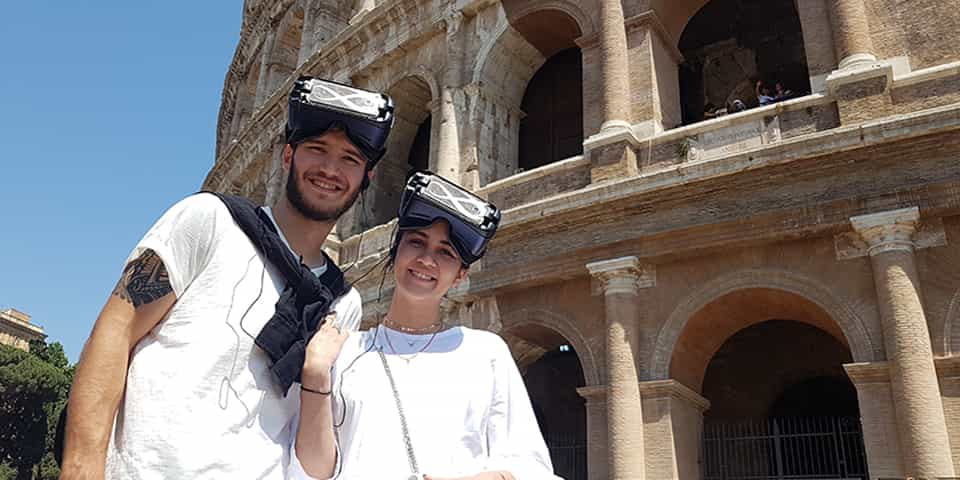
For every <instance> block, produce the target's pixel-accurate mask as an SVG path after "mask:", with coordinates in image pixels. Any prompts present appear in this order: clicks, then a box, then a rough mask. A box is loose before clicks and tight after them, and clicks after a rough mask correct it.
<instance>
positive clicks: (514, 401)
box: [333, 326, 558, 480]
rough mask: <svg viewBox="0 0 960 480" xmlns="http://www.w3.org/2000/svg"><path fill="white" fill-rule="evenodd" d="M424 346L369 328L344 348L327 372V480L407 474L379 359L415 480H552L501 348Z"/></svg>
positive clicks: (488, 340) (466, 332)
mask: <svg viewBox="0 0 960 480" xmlns="http://www.w3.org/2000/svg"><path fill="white" fill-rule="evenodd" d="M431 337H432V336H431V335H408V334H404V333H401V332H398V331H396V330H392V329H389V328H387V327H384V326H379V327H376V328H374V329H371V330H369V331H366V332H362V333H353V334H351V335H350V337H349V338H348V339H347V342H346V343H345V345H344V347H343V350H342V351H341V353H340V356H339V357H338V359H337V362H336V365H335V368H334V383H333V386H334V390H333V395H334V396H335V397H334V399H333V400H334V401H333V405H334V409H333V410H334V411H333V414H334V415H333V417H334V418H333V420H334V424H336V425H339V428H337V429H336V433H337V438H338V443H339V452H340V457H339V461H338V467H337V469H338V472H337V473H338V475H336V476H335V478H337V479H349V480H369V479H383V480H392V479H398V480H399V479H407V478H409V476H410V474H411V468H410V462H409V460H408V456H407V450H406V447H405V444H404V438H403V433H402V429H401V426H400V416H399V414H398V411H397V405H396V401H395V399H394V394H393V391H392V389H391V387H390V382H389V380H388V378H387V375H386V373H385V371H384V367H383V363H382V361H381V359H380V357H379V354H378V350H381V349H382V350H383V353H384V354H385V356H386V359H387V362H388V364H389V366H390V369H391V372H392V374H393V376H394V379H395V381H396V384H397V391H398V393H399V396H400V400H401V402H402V406H403V411H404V414H405V416H406V420H407V424H408V426H409V431H410V439H411V443H412V447H413V450H414V454H415V456H416V462H417V464H418V466H419V470H420V472H419V473H422V474H428V475H431V476H437V477H442V478H446V477H454V478H456V477H461V476H470V475H476V474H478V473H480V472H483V471H492V470H507V471H509V472H511V473H512V474H513V476H514V477H515V478H517V480H539V479H556V478H558V477H556V476H554V475H553V473H552V472H553V467H552V465H551V462H550V455H549V453H548V451H547V447H546V444H545V443H544V441H543V436H542V435H541V433H540V429H539V427H538V425H537V421H536V417H535V416H534V413H533V408H532V407H531V405H530V399H529V397H528V395H527V391H526V388H525V387H524V384H523V380H522V378H521V376H520V372H519V371H518V370H517V367H516V364H515V363H514V360H513V358H512V357H511V355H510V351H509V349H508V347H507V345H506V343H504V341H503V340H502V339H501V338H500V337H499V336H497V335H495V334H493V333H490V332H487V331H482V330H473V329H469V328H465V327H454V328H450V329H447V330H444V331H442V332H440V333H438V334H436V336H435V337H433V338H432V339H431ZM427 342H430V343H429V345H427ZM420 350H423V351H422V352H421V353H416V352H418V351H420ZM341 422H342V424H341Z"/></svg>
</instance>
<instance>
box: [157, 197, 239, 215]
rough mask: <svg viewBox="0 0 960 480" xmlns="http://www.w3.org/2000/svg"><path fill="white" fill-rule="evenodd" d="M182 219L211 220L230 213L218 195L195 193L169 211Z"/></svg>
mask: <svg viewBox="0 0 960 480" xmlns="http://www.w3.org/2000/svg"><path fill="white" fill-rule="evenodd" d="M167 212H168V213H173V214H176V215H177V216H180V217H199V218H209V217H212V216H215V215H217V214H222V213H229V212H228V211H227V207H226V205H224V203H223V202H222V201H221V200H220V198H218V197H217V196H216V195H214V194H212V193H208V192H201V193H195V194H193V195H190V196H188V197H185V198H183V199H182V200H180V201H179V202H177V203H175V204H174V205H173V206H172V207H170V209H169V210H168V211H167Z"/></svg>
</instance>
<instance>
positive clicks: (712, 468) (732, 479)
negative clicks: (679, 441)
mask: <svg viewBox="0 0 960 480" xmlns="http://www.w3.org/2000/svg"><path fill="white" fill-rule="evenodd" d="M701 466H702V475H703V479H704V480H799V479H813V478H818V479H820V478H837V479H839V478H861V479H867V478H869V477H868V475H867V460H866V453H865V451H864V447H863V431H862V429H861V426H860V419H859V418H856V417H795V418H771V419H767V420H759V421H747V422H737V423H723V422H706V423H705V424H704V428H703V458H702V464H701Z"/></svg>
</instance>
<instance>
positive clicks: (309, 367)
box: [301, 313, 350, 391]
mask: <svg viewBox="0 0 960 480" xmlns="http://www.w3.org/2000/svg"><path fill="white" fill-rule="evenodd" d="M335 318H336V313H330V314H329V315H327V318H326V319H324V322H323V325H321V326H320V330H318V331H317V333H315V334H314V335H313V338H311V339H310V343H308V344H307V353H306V356H305V358H304V361H303V374H302V379H301V380H302V384H303V386H305V387H307V388H310V389H314V390H321V391H329V390H330V370H331V369H332V368H333V363H334V362H336V361H337V356H339V355H340V349H341V348H343V342H345V341H346V340H347V337H348V336H349V335H350V332H341V331H340V329H339V328H338V327H336V326H334V324H333V323H334V319H335Z"/></svg>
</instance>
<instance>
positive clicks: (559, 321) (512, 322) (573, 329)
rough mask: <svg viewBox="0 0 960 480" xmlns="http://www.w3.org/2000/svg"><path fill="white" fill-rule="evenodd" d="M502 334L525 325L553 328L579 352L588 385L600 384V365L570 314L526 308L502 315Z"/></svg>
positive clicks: (514, 330)
mask: <svg viewBox="0 0 960 480" xmlns="http://www.w3.org/2000/svg"><path fill="white" fill-rule="evenodd" d="M501 322H502V323H503V329H502V330H501V332H500V334H501V335H505V334H506V335H510V334H511V333H512V332H516V331H517V330H518V329H521V328H523V327H528V326H533V327H540V328H545V329H547V330H551V331H553V332H555V333H557V334H559V335H560V336H562V337H563V338H564V339H565V340H566V341H567V342H569V343H570V345H571V346H572V347H573V349H574V350H575V351H576V352H577V355H578V357H579V360H580V367H581V368H582V370H583V379H584V382H585V383H586V385H599V384H600V375H599V365H597V360H596V358H597V356H596V353H595V352H594V349H593V348H592V347H591V345H590V342H588V341H587V339H586V337H584V335H583V333H582V332H581V331H580V329H579V328H577V326H576V325H575V324H574V322H572V321H571V320H570V319H569V317H568V316H566V315H561V314H558V313H555V312H553V311H550V310H546V309H542V308H524V309H520V310H516V311H513V312H511V313H509V314H507V315H504V316H503V317H501Z"/></svg>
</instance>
